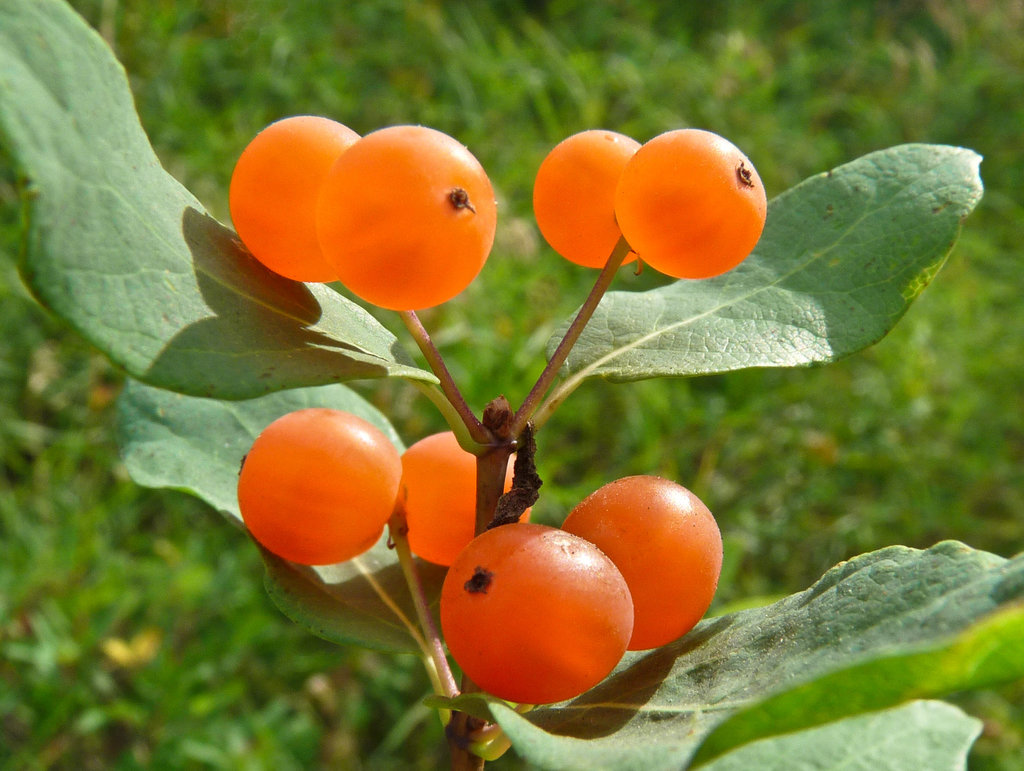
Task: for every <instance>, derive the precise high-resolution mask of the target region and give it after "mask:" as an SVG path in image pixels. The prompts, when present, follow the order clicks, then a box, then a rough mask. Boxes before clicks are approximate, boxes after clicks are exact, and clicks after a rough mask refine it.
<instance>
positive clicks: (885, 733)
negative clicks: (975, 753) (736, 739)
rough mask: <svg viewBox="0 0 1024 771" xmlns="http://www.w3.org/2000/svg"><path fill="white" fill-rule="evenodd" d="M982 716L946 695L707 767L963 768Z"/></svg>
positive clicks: (769, 742)
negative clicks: (945, 699) (964, 709)
mask: <svg viewBox="0 0 1024 771" xmlns="http://www.w3.org/2000/svg"><path fill="white" fill-rule="evenodd" d="M979 733H981V721H980V720H976V719H975V718H972V717H970V716H968V715H965V714H964V713H963V712H962V711H961V710H959V709H957V708H956V707H954V706H953V705H951V704H946V703H944V702H941V701H914V702H910V703H909V704H906V705H903V706H900V707H895V708H893V709H887V710H883V711H881V712H871V713H869V714H866V715H858V716H857V717H851V718H846V719H845V720H840V721H837V722H835V723H830V724H828V725H824V726H821V727H818V728H810V729H808V730H806V731H800V732H798V733H793V734H786V735H783V736H779V737H775V738H772V739H763V740H761V741H758V742H754V743H753V744H748V745H746V746H744V747H740V748H739V749H737V750H733V751H732V752H730V753H729V754H728V755H723V756H722V757H720V758H718V759H717V760H714V761H712V762H711V763H710V764H708V765H706V766H704V769H705V771H751V769H757V771H793V769H801V771H835V769H840V768H841V769H843V771H918V769H928V771H963V769H965V768H967V753H968V751H969V750H970V748H971V745H972V744H973V743H974V740H975V739H977V738H978V734H979Z"/></svg>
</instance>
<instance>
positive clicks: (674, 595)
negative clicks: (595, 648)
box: [562, 476, 722, 650]
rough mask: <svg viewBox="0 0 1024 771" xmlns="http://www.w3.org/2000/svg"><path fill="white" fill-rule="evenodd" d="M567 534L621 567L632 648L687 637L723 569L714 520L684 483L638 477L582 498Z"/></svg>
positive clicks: (566, 525)
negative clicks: (630, 599)
mask: <svg viewBox="0 0 1024 771" xmlns="http://www.w3.org/2000/svg"><path fill="white" fill-rule="evenodd" d="M562 528H563V529H564V530H566V531H567V532H570V533H574V534H576V535H578V536H580V537H581V538H585V539H587V540H588V541H590V542H592V543H594V544H596V545H597V547H598V548H599V549H601V550H602V551H603V552H604V553H605V554H607V555H608V557H610V558H611V560H612V562H614V563H615V564H616V566H618V568H619V570H620V571H621V573H622V575H623V577H624V578H625V579H626V583H627V584H628V585H629V590H630V594H631V595H632V597H633V607H634V613H635V616H636V617H635V620H634V624H633V636H632V638H631V639H630V641H629V649H630V650H646V649H648V648H657V647H659V646H662V645H665V644H666V643H669V642H672V641H673V640H675V639H677V638H679V637H681V636H682V635H684V634H686V633H687V632H688V631H690V629H692V628H693V627H694V625H695V624H696V623H697V622H698V621H699V620H700V619H701V617H702V616H703V615H704V613H705V612H706V611H707V609H708V606H709V605H711V599H712V598H713V597H714V594H715V589H716V588H717V587H718V576H719V574H720V573H721V570H722V535H721V533H720V532H719V529H718V524H717V523H716V522H715V518H714V517H713V516H712V515H711V512H710V511H708V508H707V506H705V505H704V504H703V503H702V502H701V501H700V499H699V498H697V496H695V495H694V494H693V493H691V492H690V491H689V490H687V489H686V488H685V487H683V486H682V485H678V484H676V483H675V482H671V481H669V480H667V479H662V478H661V477H655V476H633V477H625V478H623V479H619V480H617V481H615V482H612V483H610V484H607V485H605V486H604V487H602V488H600V489H599V490H597V491H596V492H593V493H591V494H590V495H589V496H587V497H586V498H585V499H583V500H582V501H581V502H580V503H579V504H578V505H577V506H576V508H574V509H573V510H572V511H571V512H570V513H569V516H568V517H567V518H566V520H565V523H564V524H563V525H562Z"/></svg>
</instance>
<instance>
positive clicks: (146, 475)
mask: <svg viewBox="0 0 1024 771" xmlns="http://www.w3.org/2000/svg"><path fill="white" fill-rule="evenodd" d="M305 407H332V408H334V409H340V410H345V411H346V412H351V413H353V414H355V415H358V416H360V417H362V418H364V419H366V420H368V421H370V422H371V423H373V424H374V425H376V426H378V427H379V428H380V429H381V430H383V431H384V432H385V433H386V434H387V435H388V436H389V437H390V438H391V440H392V441H393V442H394V443H395V446H396V447H398V448H399V449H400V450H401V449H403V446H402V442H401V440H400V439H399V437H398V435H397V433H395V430H394V428H393V427H392V426H391V424H390V423H389V422H388V420H387V418H385V417H384V416H383V415H382V414H381V413H380V412H379V411H378V410H377V409H375V408H374V407H373V406H372V405H370V404H369V403H368V402H367V401H366V400H365V399H363V398H362V397H361V396H359V395H358V394H356V393H355V392H354V391H352V390H350V389H348V388H346V387H345V386H342V385H328V386H321V387H317V388H301V389H293V390H289V391H280V392H277V393H272V394H268V395H266V396H261V397H258V398H255V399H249V400H244V401H220V400H217V399H207V398H202V397H195V396H185V395H182V394H178V393H173V392H171V391H165V390H162V389H158V388H152V387H150V386H147V385H143V384H142V383H138V382H135V381H131V380H129V381H128V382H127V383H126V385H125V389H124V391H123V392H122V394H121V396H120V398H119V401H118V434H119V440H120V444H121V452H122V456H123V458H124V462H125V466H126V467H127V469H128V473H129V474H130V475H131V477H132V479H134V480H135V481H136V482H138V483H139V484H141V485H144V486H146V487H166V488H172V489H177V490H184V491H187V492H190V493H192V494H193V495H196V496H198V497H199V498H202V499H203V500H205V501H206V502H207V503H209V504H210V505H211V506H213V507H214V508H216V509H218V510H219V511H221V512H222V513H224V514H225V516H227V517H228V518H229V519H230V520H231V521H232V522H234V523H235V524H237V525H238V526H239V527H241V526H242V522H241V514H240V513H239V511H238V497H237V493H236V490H237V484H238V471H239V468H240V467H241V463H242V459H243V458H244V456H245V454H246V453H247V452H248V451H249V448H250V447H251V446H252V443H253V441H254V440H255V439H256V436H257V435H258V434H259V432H260V431H262V430H263V428H264V427H266V426H267V425H268V424H269V423H270V422H272V421H273V420H274V419H276V418H278V417H280V416H281V415H284V414H286V413H288V412H292V411H293V410H298V409H303V408H305ZM261 553H262V554H263V561H264V564H265V565H266V568H267V575H266V581H265V583H266V587H267V592H268V594H269V595H270V596H271V598H272V599H273V600H274V602H275V603H276V604H277V605H278V607H279V608H280V609H281V610H282V612H284V613H285V614H286V615H287V616H288V617H289V618H291V619H293V620H294V621H297V622H298V623H300V624H302V625H303V626H305V627H306V628H307V629H309V630H310V631H312V632H314V633H315V634H318V635H320V636H321V637H324V638H325V639H328V640H331V641H333V642H338V643H353V644H357V645H365V646H369V647H375V648H380V649H383V650H389V651H409V650H418V649H419V644H418V641H417V635H418V634H419V633H418V631H417V629H416V626H415V619H416V616H415V609H414V607H413V605H412V600H411V598H410V597H409V593H408V590H407V589H406V586H405V582H404V579H403V577H402V573H401V569H400V567H399V565H398V559H397V557H396V556H395V553H394V551H392V550H391V549H388V548H387V543H386V538H382V539H381V541H380V542H379V543H378V544H377V545H376V546H375V547H374V548H373V549H371V550H370V551H368V552H366V553H365V554H362V555H360V556H359V557H357V558H355V559H353V560H349V561H348V562H344V563H341V564H339V565H328V566H318V567H315V568H311V567H305V566H302V565H295V564H292V563H290V562H287V561H285V560H282V559H280V558H278V557H275V556H273V555H272V554H270V553H268V552H266V551H264V550H262V549H261ZM418 569H419V571H420V576H421V579H422V580H423V583H424V586H425V589H426V591H427V594H428V596H429V597H430V598H431V600H432V601H435V602H436V599H437V597H438V596H439V594H440V588H441V582H442V581H443V580H444V573H445V571H444V569H443V568H440V567H438V566H436V565H430V564H428V563H425V562H419V563H418Z"/></svg>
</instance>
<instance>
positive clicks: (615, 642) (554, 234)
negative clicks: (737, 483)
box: [230, 116, 766, 704]
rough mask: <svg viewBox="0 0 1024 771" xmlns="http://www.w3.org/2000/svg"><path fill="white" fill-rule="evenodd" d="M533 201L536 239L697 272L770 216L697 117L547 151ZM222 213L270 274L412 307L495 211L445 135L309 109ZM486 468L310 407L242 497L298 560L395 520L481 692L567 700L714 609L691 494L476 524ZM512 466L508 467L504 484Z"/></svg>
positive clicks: (658, 484)
mask: <svg viewBox="0 0 1024 771" xmlns="http://www.w3.org/2000/svg"><path fill="white" fill-rule="evenodd" d="M533 205H534V212H535V215H536V219H537V223H538V225H539V227H540V230H541V233H542V234H543V236H544V238H545V239H546V240H547V241H548V243H549V244H550V245H551V247H552V248H553V249H554V250H555V251H556V252H557V253H559V254H560V255H562V256H563V257H565V258H566V259H568V260H570V261H572V262H574V263H577V264H579V265H583V266H587V267H594V268H599V267H603V266H604V265H605V264H606V263H607V262H608V261H609V259H610V258H609V255H611V254H613V252H616V250H617V249H619V248H620V247H619V245H620V244H621V243H622V242H623V241H625V243H626V244H627V245H628V247H629V250H630V252H629V255H630V256H629V257H628V259H629V260H633V259H639V260H641V261H642V262H643V263H646V264H648V265H650V266H651V267H652V268H654V269H656V270H658V271H660V272H662V273H665V274H666V275H669V276H673V277H676V278H691V279H694V278H706V277H710V276H714V275H718V274H720V273H722V272H724V271H727V270H729V269H731V268H733V267H735V266H736V265H737V264H739V262H741V261H742V260H743V259H744V258H745V257H746V256H747V255H748V254H749V253H750V251H751V250H752V249H753V247H754V245H755V243H756V242H757V240H758V238H759V237H760V234H761V230H762V227H763V225H764V219H765V213H766V198H765V192H764V188H763V186H762V184H761V181H760V179H759V178H758V176H757V172H756V171H755V170H754V167H753V164H751V163H750V161H749V160H748V159H747V158H746V157H745V156H744V155H743V154H742V153H741V152H740V151H739V150H738V149H737V148H736V147H735V146H733V145H732V144H731V143H730V142H728V141H727V140H725V139H723V138H721V137H719V136H717V135H716V134H712V133H710V132H707V131H701V130H696V129H682V130H677V131H669V132H667V133H665V134H662V135H660V136H658V137H655V138H654V139H652V140H650V141H649V142H647V143H646V144H644V145H640V144H639V143H638V142H636V141H635V140H633V139H630V138H629V137H626V136H623V135H622V134H617V133H614V132H610V131H597V130H593V131H584V132H581V133H579V134H575V135H573V136H571V137H569V138H568V139H565V140H564V141H563V142H561V143H560V144H558V145H557V146H556V147H555V148H554V149H553V150H552V151H551V152H550V153H549V154H548V156H547V157H546V158H545V159H544V161H543V163H542V164H541V166H540V168H539V170H538V173H537V176H536V182H535V185H534V195H533ZM230 208H231V215H232V219H233V221H234V224H235V227H236V228H237V230H238V233H239V236H240V237H241V239H242V241H243V242H244V243H245V245H246V246H247V248H248V249H249V251H250V252H251V253H252V254H253V255H254V256H255V257H256V258H257V259H258V260H259V261H260V262H262V263H263V264H264V265H265V266H266V267H268V268H269V269H271V270H273V271H275V272H277V273H279V274H281V275H283V276H286V277H288V278H292V279H295V280H299V281H339V282H341V283H342V284H344V285H345V286H346V287H347V288H348V289H349V290H350V291H351V292H352V293H353V294H355V295H356V296H358V297H360V298H362V299H363V300H365V301H366V302H369V303H372V304H374V305H377V306H380V307H383V308H388V309H392V310H399V311H403V312H407V313H408V312H411V311H413V310H415V309H418V308H425V307H430V306H433V305H437V304H439V303H443V302H445V301H447V300H449V299H451V298H452V297H454V296H455V295H456V294H458V293H459V292H461V291H462V290H463V289H464V288H465V287H466V286H468V285H469V283H470V282H471V281H472V280H473V279H474V277H475V276H476V275H477V274H478V273H479V271H480V270H481V268H482V267H483V264H484V262H485V260H486V259H487V256H488V253H489V251H490V249H491V245H492V242H493V239H494V231H495V223H496V205H495V200H494V192H493V190H492V188H491V184H490V182H489V180H488V178H487V175H486V173H485V172H484V170H483V169H482V167H481V166H480V164H479V163H478V162H477V160H476V159H475V158H474V157H473V156H472V154H470V152H469V151H468V150H467V149H466V148H465V147H464V146H462V145H461V144H460V143H458V142H457V141H456V140H454V139H452V138H451V137H449V136H447V135H445V134H442V133H441V132H438V131H435V130H433V129H429V128H424V127H422V126H393V127H390V128H384V129H380V130H378V131H374V132H372V133H370V134H367V135H366V136H363V137H360V136H359V135H357V134H356V133H355V132H353V131H352V130H351V129H349V128H347V127H345V126H343V125H341V124H340V123H337V122H335V121H332V120H329V119H327V118H319V117H314V116H298V117H293V118H286V119H283V120H280V121H278V122H276V123H273V124H271V125H270V126H268V127H267V128H266V129H264V130H263V131H262V132H260V133H259V134H258V135H257V136H256V138H255V139H253V141H252V142H251V143H250V144H249V145H248V147H246V149H245V151H244V152H243V153H242V155H241V157H240V158H239V160H238V164H237V166H236V168H235V171H234V174H233V175H232V179H231V187H230ZM620 253H621V252H620ZM609 264H610V263H609ZM612 267H614V265H612ZM467 425H468V424H467ZM515 439H516V437H514V436H513V437H508V438H507V439H506V440H505V441H506V442H507V445H506V449H509V448H511V447H512V442H514V440H515ZM481 451H484V452H486V451H488V448H487V447H485V446H482V447H481ZM531 452H532V450H531ZM502 457H504V456H502ZM499 471H500V469H499ZM477 472H478V460H477V457H476V456H475V455H474V454H472V453H471V452H468V451H467V450H465V449H463V448H462V447H461V446H460V444H459V442H458V440H457V439H456V436H455V434H454V433H452V432H446V433H440V434H434V435H432V436H428V437H426V438H424V439H421V440H420V441H418V442H416V443H415V444H413V445H412V446H410V447H409V448H408V450H406V451H405V452H404V453H401V454H400V453H399V452H398V450H397V449H396V448H395V446H394V445H393V444H392V443H391V441H390V440H389V439H388V438H387V437H386V436H385V435H384V434H383V433H382V432H381V431H380V430H379V429H378V428H376V427H374V426H373V425H371V424H370V423H368V422H367V421H365V420H363V419H362V418H359V417H357V416H355V415H352V414H349V413H345V412H341V411H337V410H331V409H325V408H311V409H304V410H299V411H297V412H293V413H290V414H288V415H285V416H283V417H281V418H279V419H278V420H276V421H274V422H273V423H271V424H270V425H269V426H268V427H267V428H266V429H265V430H264V431H263V432H262V433H261V434H260V435H259V436H258V438H257V439H256V441H255V443H254V444H253V446H252V449H251V450H250V452H249V454H248V455H247V457H246V460H245V462H244V464H243V467H242V470H241V473H240V476H239V481H238V500H239V507H240V510H241V513H242V517H243V519H244V521H245V524H246V526H247V527H248V529H249V531H250V533H251V534H252V536H253V537H254V538H255V539H256V540H257V541H258V542H259V543H260V544H262V545H263V546H264V547H265V548H266V549H267V550H269V551H271V552H273V553H274V554H277V555H278V556H280V557H282V558H284V559H287V560H291V561H293V562H297V563H301V564H306V565H323V564H332V563H336V562H341V561H344V560H348V559H351V558H353V557H356V556H358V555H359V554H361V553H362V552H364V551H366V550H368V549H369V548H371V547H372V546H373V545H374V544H375V543H377V542H378V541H379V540H380V538H381V536H382V535H383V531H384V528H385V526H387V525H388V524H389V523H391V528H392V536H393V537H400V538H403V539H407V541H408V545H409V548H410V549H411V551H412V552H413V553H415V554H416V555H418V556H419V557H421V558H422V559H424V560H427V561H429V562H432V563H435V564H438V565H443V566H446V567H448V572H447V575H446V578H445V580H444V584H443V587H442V590H441V604H440V620H441V629H442V631H443V634H444V639H445V643H446V644H447V646H448V650H449V652H450V653H451V655H452V657H453V658H454V659H455V661H456V662H457V663H458V664H459V665H460V667H461V668H462V669H463V671H464V673H465V674H466V675H467V676H468V677H469V678H470V679H471V680H472V681H473V682H474V683H476V684H477V686H479V687H480V688H482V689H484V690H485V691H487V692H489V693H492V694H494V695H496V696H499V697H501V698H505V699H508V700H511V701H516V702H521V703H530V704H534V703H550V702H554V701H560V700H563V699H567V698H571V697H573V696H576V695H578V694H580V693H582V692H583V691H585V690H587V689H589V688H591V687H592V686H594V685H596V684H597V683H598V682H600V681H601V680H602V679H603V678H604V677H606V676H607V675H608V673H609V672H610V671H611V670H612V668H613V667H614V666H615V665H616V663H617V662H618V661H619V659H620V658H621V657H622V655H623V654H624V653H625V651H627V650H646V649H649V648H655V647H659V646H662V645H665V644H667V643H669V642H671V641H673V640H676V639H678V638H679V637H680V636H682V635H684V634H685V633H686V632H688V631H689V630H690V629H692V628H693V626H694V625H695V624H696V623H697V621H698V620H699V619H700V618H701V617H702V616H703V615H704V613H705V612H706V611H707V609H708V607H709V605H710V603H711V600H712V597H713V595H714V592H715V589H716V587H717V584H718V577H719V573H720V571H721V566H722V539H721V534H720V532H719V529H718V526H717V524H716V522H715V519H714V517H713V516H712V515H711V513H710V512H709V511H708V509H707V507H706V506H705V505H704V504H703V503H702V502H701V501H700V500H698V499H697V497H696V496H694V495H693V493H691V492H690V491H689V490H687V489H686V488H684V487H682V486H680V485H678V484H676V483H674V482H671V481H669V480H666V479H662V478H660V477H655V476H632V477H626V478H624V479H620V480H618V481H616V482H612V483H611V484H608V485H605V486H604V487H602V488H600V489H599V490H597V491H596V492H594V493H592V494H591V495H590V496H588V497H587V498H585V499H584V500H583V501H581V502H580V503H579V504H578V505H577V506H576V507H575V508H574V509H573V510H572V511H571V512H570V514H569V515H568V517H567V518H566V519H565V522H564V524H563V525H562V527H561V528H554V527H548V526H544V525H539V524H533V523H530V522H528V520H529V515H530V511H529V509H528V508H527V509H526V510H525V512H523V513H522V515H521V517H519V522H515V521H514V516H513V518H512V519H509V520H508V522H509V524H500V525H497V526H493V527H491V528H490V529H487V530H485V531H484V532H483V533H479V534H478V533H477V532H476V531H477V520H478V516H477V514H478V512H477V489H478V485H477V481H478V480H477ZM517 473H518V471H517ZM513 476H514V475H513V469H512V465H511V460H510V461H509V464H508V467H507V468H506V474H505V490H506V491H508V490H509V489H510V488H512V487H513V486H515V484H517V483H518V482H519V480H518V479H516V480H514V478H513ZM496 481H497V480H496ZM537 484H539V481H538V482H537ZM520 511H522V508H518V509H516V510H515V512H514V514H515V515H518V513H519V512H520ZM396 515H397V516H396ZM497 521H498V520H495V523H492V524H496V523H497ZM396 523H398V524H397V527H398V528H399V529H400V531H401V532H399V533H397V534H396V532H395V528H396Z"/></svg>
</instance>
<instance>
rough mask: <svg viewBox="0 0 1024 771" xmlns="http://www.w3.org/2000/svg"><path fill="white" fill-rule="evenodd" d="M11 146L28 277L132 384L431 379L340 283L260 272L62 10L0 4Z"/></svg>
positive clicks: (24, 0) (1, 142)
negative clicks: (171, 162) (172, 170)
mask: <svg viewBox="0 0 1024 771" xmlns="http://www.w3.org/2000/svg"><path fill="white" fill-rule="evenodd" d="M196 141H197V142H201V141H202V137H199V136H197V137H196ZM0 150H3V151H4V152H5V153H6V154H8V155H9V156H10V158H11V159H12V160H13V162H14V164H15V165H16V167H17V169H18V172H19V174H20V175H21V187H22V193H23V206H24V212H25V220H26V223H27V226H26V233H25V242H24V246H23V254H22V265H21V269H22V275H23V276H24V278H25V281H26V283H27V284H28V285H29V286H30V288H31V289H32V291H33V292H34V294H35V295H36V297H37V298H38V299H39V301H40V302H41V303H42V304H43V305H45V306H47V307H48V308H49V309H51V310H52V311H53V312H54V313H56V314H57V315H58V316H60V317H62V318H63V319H65V320H66V321H67V322H68V323H70V324H71V325H72V326H73V327H74V328H75V329H77V330H78V331H79V332H80V333H81V334H82V335H84V336H85V337H86V338H87V339H88V340H89V341H90V342H92V343H93V344H94V345H96V346H97V347H98V348H99V349H101V350H102V351H104V352H105V353H106V354H107V355H108V356H110V358H111V359H112V360H113V361H114V362H115V363H117V364H118V365H120V366H122V367H123V368H124V369H126V370H127V371H128V373H129V374H131V375H133V376H134V377H137V378H138V379H140V380H143V381H145V382H148V383H151V384H154V385H158V386H161V387H165V388H170V389H174V390H177V391H181V392H183V393H190V394H195V395H200V396H218V397H221V398H246V397H251V396H256V395H259V394H263V393H268V392H270V391H274V390H279V389H283V388H291V387H295V386H305V385H318V384H324V383H330V382H336V381H340V380H345V379H350V378H363V377H386V376H402V377H409V378H415V379H422V380H428V381H433V380H434V377H433V375H431V374H430V373H428V372H425V371H423V370H420V369H417V368H416V367H414V366H413V365H412V363H411V359H409V357H408V356H407V354H406V353H405V352H404V351H403V350H402V349H401V348H400V347H399V346H398V344H397V341H396V339H395V337H394V336H393V335H392V334H391V333H390V332H388V331H387V330H386V329H384V327H382V326H381V325H380V324H379V323H378V322H377V321H376V320H374V319H373V318H372V317H371V316H370V315H369V314H368V313H367V312H366V311H365V310H363V309H362V308H360V307H359V306H357V305H356V304H354V303H352V302H349V301H348V300H346V299H345V298H343V297H342V296H341V295H340V294H338V293H337V292H335V291H334V290H333V289H331V288H330V287H329V286H326V285H320V284H309V285H306V284H301V283H297V282H294V281H289V280H287V279H284V278H281V277H279V276H276V275H274V274H273V273H271V272H270V271H268V270H266V269H264V268H263V267H262V266H260V265H259V264H258V263H257V262H256V261H255V260H254V259H253V258H252V257H251V256H250V255H249V254H248V253H247V252H246V251H245V249H244V248H243V247H242V246H241V244H240V243H239V242H238V240H237V239H236V237H235V235H234V233H233V232H232V231H230V230H229V229H227V228H225V227H224V226H222V225H220V224H219V223H218V222H216V221H215V220H214V219H213V218H211V217H210V216H209V215H208V214H207V213H206V212H205V211H204V209H203V207H202V205H201V204H200V203H199V202H198V201H197V200H196V199H195V198H194V197H193V196H192V195H191V194H190V193H189V192H188V191H187V190H185V189H184V188H183V187H182V186H181V185H180V184H178V182H177V181H175V180H174V179H173V178H172V177H171V176H170V175H169V174H167V172H166V171H164V169H163V168H162V167H161V165H160V163H159V161H158V159H157V157H156V155H155V154H154V153H153V150H152V148H151V147H150V145H149V141H148V139H147V137H146V135H145V132H144V131H143V129H142V127H141V125H140V124H139V120H138V117H137V115H136V113H135V107H134V104H133V102H132V96H131V92H130V91H129V88H128V82H127V80H126V78H125V74H124V71H123V70H122V68H121V66H120V64H118V62H117V61H116V60H115V59H114V56H113V54H112V53H111V52H110V50H109V49H108V48H107V46H106V44H105V43H104V42H103V41H102V40H101V39H100V37H99V36H98V35H97V34H95V33H94V32H93V31H92V30H91V29H90V28H89V27H88V26H87V25H86V23H85V22H84V21H83V20H82V19H81V18H79V17H78V16H77V15H75V13H74V12H73V11H71V10H70V8H69V7H68V6H67V5H66V4H65V3H63V2H59V1H58V0H5V2H3V3H0Z"/></svg>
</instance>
